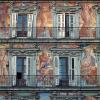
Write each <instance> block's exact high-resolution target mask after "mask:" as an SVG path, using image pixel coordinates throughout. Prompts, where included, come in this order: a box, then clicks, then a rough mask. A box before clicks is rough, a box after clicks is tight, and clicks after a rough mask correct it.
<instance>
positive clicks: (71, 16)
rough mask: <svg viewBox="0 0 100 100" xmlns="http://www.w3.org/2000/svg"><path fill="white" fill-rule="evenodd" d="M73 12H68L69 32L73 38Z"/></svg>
mask: <svg viewBox="0 0 100 100" xmlns="http://www.w3.org/2000/svg"><path fill="white" fill-rule="evenodd" d="M75 20H76V19H75V14H69V34H70V38H72V39H74V38H75V27H76V26H75Z"/></svg>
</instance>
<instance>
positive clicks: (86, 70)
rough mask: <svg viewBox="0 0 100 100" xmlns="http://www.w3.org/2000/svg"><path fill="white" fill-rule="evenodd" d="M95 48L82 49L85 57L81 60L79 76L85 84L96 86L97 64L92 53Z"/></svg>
mask: <svg viewBox="0 0 100 100" xmlns="http://www.w3.org/2000/svg"><path fill="white" fill-rule="evenodd" d="M94 48H95V47H93V46H87V47H85V48H84V52H85V56H84V57H83V59H82V60H81V76H82V79H83V80H85V81H86V83H87V84H97V77H96V76H97V63H96V59H95V54H94V52H93V50H94Z"/></svg>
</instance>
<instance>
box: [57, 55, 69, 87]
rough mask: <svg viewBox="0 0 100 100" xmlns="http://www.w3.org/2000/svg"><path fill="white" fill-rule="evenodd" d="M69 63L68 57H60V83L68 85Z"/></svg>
mask: <svg viewBox="0 0 100 100" xmlns="http://www.w3.org/2000/svg"><path fill="white" fill-rule="evenodd" d="M68 70H69V65H68V57H60V69H59V73H60V85H61V86H66V85H67V86H68V85H69V74H68Z"/></svg>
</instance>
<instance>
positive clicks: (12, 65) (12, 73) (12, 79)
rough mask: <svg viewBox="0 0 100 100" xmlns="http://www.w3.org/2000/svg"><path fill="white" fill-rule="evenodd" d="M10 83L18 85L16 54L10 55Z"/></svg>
mask: <svg viewBox="0 0 100 100" xmlns="http://www.w3.org/2000/svg"><path fill="white" fill-rule="evenodd" d="M9 75H10V79H9V81H10V84H11V83H12V85H16V56H12V55H9Z"/></svg>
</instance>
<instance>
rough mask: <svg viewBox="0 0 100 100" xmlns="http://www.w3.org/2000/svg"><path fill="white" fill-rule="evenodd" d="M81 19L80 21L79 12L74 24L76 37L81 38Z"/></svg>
mask: <svg viewBox="0 0 100 100" xmlns="http://www.w3.org/2000/svg"><path fill="white" fill-rule="evenodd" d="M79 21H80V15H79V12H77V13H76V14H75V24H74V27H75V28H74V30H75V39H79Z"/></svg>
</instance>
